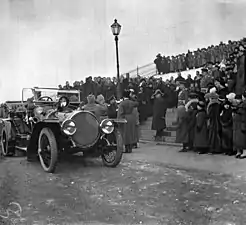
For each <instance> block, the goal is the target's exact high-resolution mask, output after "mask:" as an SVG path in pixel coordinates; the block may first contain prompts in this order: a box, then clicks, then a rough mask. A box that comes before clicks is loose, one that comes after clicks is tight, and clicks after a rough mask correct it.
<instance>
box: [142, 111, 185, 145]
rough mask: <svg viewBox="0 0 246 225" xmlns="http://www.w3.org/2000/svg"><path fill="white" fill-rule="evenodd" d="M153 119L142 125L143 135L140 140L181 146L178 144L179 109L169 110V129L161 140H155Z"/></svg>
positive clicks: (167, 114)
mask: <svg viewBox="0 0 246 225" xmlns="http://www.w3.org/2000/svg"><path fill="white" fill-rule="evenodd" d="M151 124H152V117H150V118H148V119H147V121H145V122H143V124H141V125H140V130H141V135H140V140H141V141H143V142H146V141H155V142H157V143H163V144H169V145H175V146H181V144H179V143H176V125H177V109H176V108H172V109H168V110H167V113H166V125H167V128H166V129H165V130H164V132H163V136H162V137H161V138H160V139H159V140H155V138H154V136H155V131H154V130H151Z"/></svg>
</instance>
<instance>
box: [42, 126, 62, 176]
mask: <svg viewBox="0 0 246 225" xmlns="http://www.w3.org/2000/svg"><path fill="white" fill-rule="evenodd" d="M38 156H39V160H40V163H41V166H42V168H43V169H44V171H45V172H48V173H53V172H55V169H56V166H57V161H58V147H57V142H56V137H55V135H54V133H53V131H52V130H51V129H50V128H47V127H46V128H43V129H42V130H41V132H40V134H39V139H38Z"/></svg>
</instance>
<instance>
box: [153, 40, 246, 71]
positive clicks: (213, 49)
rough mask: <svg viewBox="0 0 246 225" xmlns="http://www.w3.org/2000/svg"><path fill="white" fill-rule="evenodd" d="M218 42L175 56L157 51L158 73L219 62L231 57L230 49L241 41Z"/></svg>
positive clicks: (155, 61)
mask: <svg viewBox="0 0 246 225" xmlns="http://www.w3.org/2000/svg"><path fill="white" fill-rule="evenodd" d="M245 40H246V38H244V39H242V40H240V41H230V40H229V41H228V43H227V44H226V43H223V42H220V44H219V45H215V46H214V45H211V46H209V47H207V48H201V49H199V48H198V49H197V50H196V51H190V50H188V52H187V53H182V54H179V55H176V56H164V55H163V56H161V54H160V53H159V54H158V55H157V56H156V59H155V60H154V63H155V64H156V69H157V71H158V74H166V73H172V72H179V71H185V70H187V69H194V68H201V67H204V66H205V65H206V63H207V62H212V63H213V64H215V63H220V62H221V61H222V60H224V59H226V58H229V57H231V53H232V51H233V50H234V49H235V48H236V47H238V46H239V45H240V43H241V42H242V41H245Z"/></svg>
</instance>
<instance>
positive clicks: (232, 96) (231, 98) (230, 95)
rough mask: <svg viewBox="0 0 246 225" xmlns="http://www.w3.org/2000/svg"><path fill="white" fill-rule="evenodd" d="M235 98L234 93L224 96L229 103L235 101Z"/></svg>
mask: <svg viewBox="0 0 246 225" xmlns="http://www.w3.org/2000/svg"><path fill="white" fill-rule="evenodd" d="M235 97H236V94H235V93H230V94H228V95H226V98H227V99H228V100H229V101H230V100H233V99H235Z"/></svg>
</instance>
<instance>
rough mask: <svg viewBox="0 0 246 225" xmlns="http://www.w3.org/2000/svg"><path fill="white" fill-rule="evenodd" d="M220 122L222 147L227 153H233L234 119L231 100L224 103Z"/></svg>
mask: <svg viewBox="0 0 246 225" xmlns="http://www.w3.org/2000/svg"><path fill="white" fill-rule="evenodd" d="M220 124H221V135H220V136H221V148H222V150H223V152H224V153H225V154H226V155H233V127H232V125H233V119H232V107H231V103H230V102H229V101H225V102H224V103H223V105H222V110H221V113H220Z"/></svg>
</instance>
